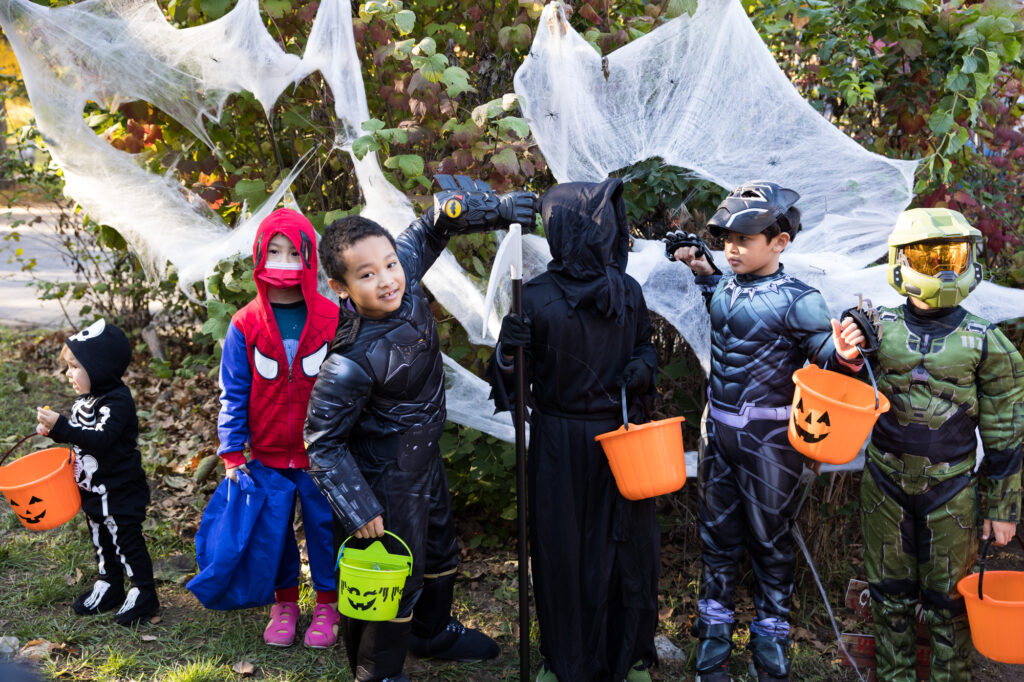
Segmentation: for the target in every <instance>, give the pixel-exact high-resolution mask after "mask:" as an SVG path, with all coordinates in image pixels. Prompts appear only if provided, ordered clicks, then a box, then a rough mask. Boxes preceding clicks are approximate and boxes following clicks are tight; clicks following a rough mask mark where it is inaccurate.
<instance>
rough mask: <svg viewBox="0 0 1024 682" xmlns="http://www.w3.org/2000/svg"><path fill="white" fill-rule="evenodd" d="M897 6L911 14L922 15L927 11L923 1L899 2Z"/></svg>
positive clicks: (904, 0) (906, 0)
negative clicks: (917, 13)
mask: <svg viewBox="0 0 1024 682" xmlns="http://www.w3.org/2000/svg"><path fill="white" fill-rule="evenodd" d="M899 6H900V8H901V9H905V10H909V11H911V12H919V13H924V12H926V11H927V10H928V3H926V2H924V1H923V0H900V2H899Z"/></svg>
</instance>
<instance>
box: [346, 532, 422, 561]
mask: <svg viewBox="0 0 1024 682" xmlns="http://www.w3.org/2000/svg"><path fill="white" fill-rule="evenodd" d="M384 534H385V535H390V536H391V537H393V538H394V539H396V540H398V541H399V542H401V543H402V547H405V551H406V552H408V553H409V559H410V561H411V560H412V550H411V549H409V545H407V544H405V540H403V539H402V538H400V537H398V536H397V535H395V534H394V533H392V532H391V531H389V530H386V531H384ZM353 537H354V536H352V535H349V536H348V537H347V538H345V541H344V542H342V543H341V549H339V550H338V559H337V561H335V562H334V570H335V571H337V570H338V569H339V568H340V567H341V555H342V554H344V553H345V545H347V544H348V541H349V540H351V539H352V538H353ZM381 537H383V536H381ZM373 539H374V540H376V539H377V538H373Z"/></svg>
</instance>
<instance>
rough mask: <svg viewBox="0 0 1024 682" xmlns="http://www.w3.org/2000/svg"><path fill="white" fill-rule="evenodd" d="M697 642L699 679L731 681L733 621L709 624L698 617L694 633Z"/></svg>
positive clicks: (715, 681)
mask: <svg viewBox="0 0 1024 682" xmlns="http://www.w3.org/2000/svg"><path fill="white" fill-rule="evenodd" d="M691 634H693V635H695V636H696V637H697V638H698V639H699V640H700V641H699V642H698V643H697V680H698V681H699V682H729V680H731V679H732V678H731V677H729V656H730V654H732V623H715V624H714V625H707V624H705V623H704V621H702V620H700V619H699V618H698V619H697V622H696V623H694V625H693V631H692V633H691Z"/></svg>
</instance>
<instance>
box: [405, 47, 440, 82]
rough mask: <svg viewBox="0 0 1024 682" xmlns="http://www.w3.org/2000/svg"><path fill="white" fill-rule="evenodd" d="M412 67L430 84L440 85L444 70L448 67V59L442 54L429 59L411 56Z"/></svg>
mask: <svg viewBox="0 0 1024 682" xmlns="http://www.w3.org/2000/svg"><path fill="white" fill-rule="evenodd" d="M412 65H413V67H415V68H416V69H417V70H418V71H419V72H420V75H421V76H423V77H424V78H426V79H427V80H428V81H430V82H431V83H440V82H441V78H442V77H443V76H444V70H445V69H446V68H447V67H448V57H446V56H444V55H443V54H435V55H431V56H430V57H417V56H416V55H413V56H412Z"/></svg>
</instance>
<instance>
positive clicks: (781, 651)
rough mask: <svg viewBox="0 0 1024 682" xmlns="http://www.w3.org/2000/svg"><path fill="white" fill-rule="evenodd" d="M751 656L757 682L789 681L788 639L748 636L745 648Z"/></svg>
mask: <svg viewBox="0 0 1024 682" xmlns="http://www.w3.org/2000/svg"><path fill="white" fill-rule="evenodd" d="M747 648H748V649H750V652H751V653H752V654H753V658H754V660H753V661H752V663H753V664H754V670H755V671H756V672H757V681H758V682H787V681H788V680H789V638H788V637H769V636H767V635H756V634H751V635H750V644H749V645H748V646H747Z"/></svg>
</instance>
